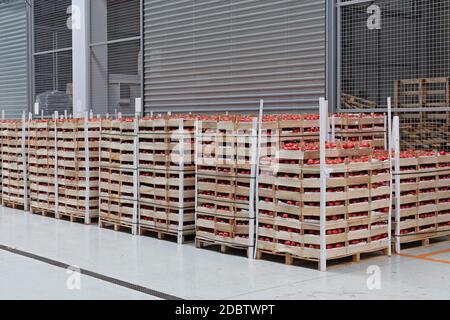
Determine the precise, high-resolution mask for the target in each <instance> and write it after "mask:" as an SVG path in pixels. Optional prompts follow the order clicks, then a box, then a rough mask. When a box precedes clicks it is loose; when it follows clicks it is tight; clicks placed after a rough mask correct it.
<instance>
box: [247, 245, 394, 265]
mask: <svg viewBox="0 0 450 320" xmlns="http://www.w3.org/2000/svg"><path fill="white" fill-rule="evenodd" d="M388 250H389V249H377V250H373V251H370V250H369V251H366V252H359V253H355V254H351V255H344V256H341V257H337V258H333V259H329V260H328V261H333V262H334V264H340V265H342V264H345V263H348V262H349V261H348V258H351V260H352V262H355V263H358V262H360V261H361V259H362V258H369V256H370V257H372V258H373V257H379V256H380V254H382V255H383V256H387V255H388V254H389V251H388ZM264 256H266V257H267V256H268V257H283V258H284V263H285V264H286V265H288V266H291V265H294V263H295V261H302V262H312V263H317V268H318V269H319V268H320V261H319V260H317V259H308V258H304V257H298V256H295V255H292V254H289V253H279V252H273V251H268V250H262V249H257V250H256V259H257V260H262V259H263V258H264Z"/></svg>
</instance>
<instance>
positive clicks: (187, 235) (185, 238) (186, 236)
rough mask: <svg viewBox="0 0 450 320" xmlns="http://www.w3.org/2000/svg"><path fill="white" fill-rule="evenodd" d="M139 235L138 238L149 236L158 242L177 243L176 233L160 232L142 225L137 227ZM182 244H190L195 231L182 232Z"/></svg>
mask: <svg viewBox="0 0 450 320" xmlns="http://www.w3.org/2000/svg"><path fill="white" fill-rule="evenodd" d="M139 235H140V236H149V237H152V238H158V239H159V240H175V242H176V241H178V236H179V234H178V232H176V231H169V230H160V229H156V228H149V227H145V226H142V225H139ZM181 238H182V241H181V243H182V244H185V243H187V242H191V241H192V240H194V238H195V230H190V231H184V232H183V233H182V235H181Z"/></svg>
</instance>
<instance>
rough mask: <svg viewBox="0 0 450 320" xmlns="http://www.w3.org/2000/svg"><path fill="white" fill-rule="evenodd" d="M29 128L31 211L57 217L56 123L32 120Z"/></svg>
mask: <svg viewBox="0 0 450 320" xmlns="http://www.w3.org/2000/svg"><path fill="white" fill-rule="evenodd" d="M28 128H29V129H28V145H29V148H28V154H29V156H28V174H29V181H30V211H31V212H32V213H37V214H41V215H44V216H55V209H56V206H55V201H56V193H55V188H56V187H55V163H56V161H55V160H56V153H55V129H56V127H55V121H47V120H32V121H30V122H29V127H28Z"/></svg>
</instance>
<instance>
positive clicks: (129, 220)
mask: <svg viewBox="0 0 450 320" xmlns="http://www.w3.org/2000/svg"><path fill="white" fill-rule="evenodd" d="M137 123H138V122H137V121H136V120H135V119H131V118H130V119H122V118H120V119H106V120H104V121H103V124H102V132H101V157H100V165H101V169H100V226H101V227H109V226H112V227H114V229H115V230H120V229H121V228H125V229H126V230H128V231H131V232H132V233H133V234H136V233H137V227H138V220H137V212H138V192H137V190H138V168H137V157H138V155H137V152H138V151H137V139H138V137H137V129H138V128H137V127H138V125H137Z"/></svg>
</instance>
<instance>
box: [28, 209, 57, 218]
mask: <svg viewBox="0 0 450 320" xmlns="http://www.w3.org/2000/svg"><path fill="white" fill-rule="evenodd" d="M30 212H31V213H32V214H36V215H40V216H43V217H50V218H55V211H54V210H53V211H52V210H48V209H44V208H36V207H31V209H30Z"/></svg>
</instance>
